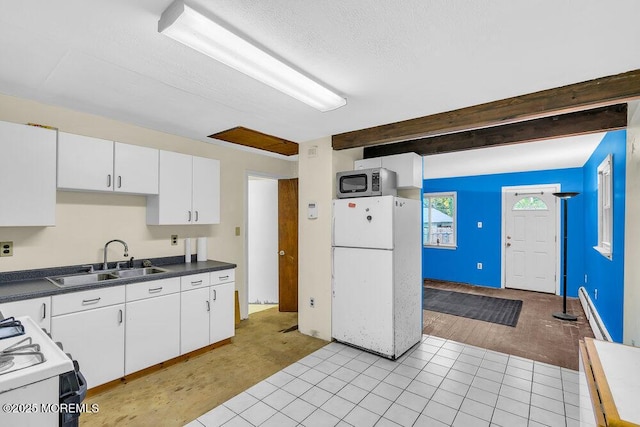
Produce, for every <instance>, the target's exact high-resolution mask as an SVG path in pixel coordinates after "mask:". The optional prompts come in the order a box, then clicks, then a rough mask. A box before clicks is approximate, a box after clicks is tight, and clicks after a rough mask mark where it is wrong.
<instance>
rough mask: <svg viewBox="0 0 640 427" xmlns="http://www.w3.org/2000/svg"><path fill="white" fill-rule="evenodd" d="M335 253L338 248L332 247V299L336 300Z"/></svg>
mask: <svg viewBox="0 0 640 427" xmlns="http://www.w3.org/2000/svg"><path fill="white" fill-rule="evenodd" d="M335 252H336V248H334V247H331V298H332V299H333V298H335V296H336V289H335Z"/></svg>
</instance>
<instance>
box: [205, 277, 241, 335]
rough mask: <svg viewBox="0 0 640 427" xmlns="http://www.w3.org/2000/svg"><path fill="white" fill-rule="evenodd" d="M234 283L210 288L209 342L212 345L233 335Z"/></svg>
mask: <svg viewBox="0 0 640 427" xmlns="http://www.w3.org/2000/svg"><path fill="white" fill-rule="evenodd" d="M235 288H236V286H235V283H225V284H223V285H216V286H211V288H210V289H211V295H210V298H211V316H210V322H211V323H210V326H209V341H210V342H211V343H212V344H213V343H216V342H218V341H222V340H224V339H227V338H230V337H232V336H234V335H235V317H234V314H235V313H234V310H235V298H234V293H235Z"/></svg>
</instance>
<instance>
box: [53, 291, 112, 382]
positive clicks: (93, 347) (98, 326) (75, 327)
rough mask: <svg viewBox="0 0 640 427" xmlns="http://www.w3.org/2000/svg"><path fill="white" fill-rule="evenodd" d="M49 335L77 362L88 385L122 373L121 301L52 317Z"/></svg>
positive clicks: (106, 380) (109, 379)
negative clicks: (107, 305)
mask: <svg viewBox="0 0 640 427" xmlns="http://www.w3.org/2000/svg"><path fill="white" fill-rule="evenodd" d="M51 334H52V336H53V339H54V341H60V342H61V343H62V345H63V347H64V351H65V352H67V353H70V354H71V356H72V357H73V358H74V359H75V360H77V361H78V363H79V364H80V371H81V372H82V373H83V374H84V376H85V378H86V379H87V385H88V387H89V388H93V387H96V386H99V385H101V384H104V383H106V382H109V381H112V380H115V379H117V378H120V377H122V376H123V375H124V304H118V305H112V306H109V307H103V308H97V309H95V310H87V311H82V312H79V313H71V314H65V315H62V316H54V317H53V318H52V319H51Z"/></svg>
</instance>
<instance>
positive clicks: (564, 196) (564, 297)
mask: <svg viewBox="0 0 640 427" xmlns="http://www.w3.org/2000/svg"><path fill="white" fill-rule="evenodd" d="M578 194H580V193H570V192H566V193H553V195H554V196H556V197H557V198H559V199H562V204H563V207H564V220H563V224H562V226H563V228H564V232H563V236H564V237H563V241H562V246H563V247H562V264H563V267H562V313H553V317H555V318H556V319H561V320H572V321H575V320H578V318H577V317H576V316H574V315H573V314H569V313H567V200H569V199H570V198H572V197H575V196H577V195H578Z"/></svg>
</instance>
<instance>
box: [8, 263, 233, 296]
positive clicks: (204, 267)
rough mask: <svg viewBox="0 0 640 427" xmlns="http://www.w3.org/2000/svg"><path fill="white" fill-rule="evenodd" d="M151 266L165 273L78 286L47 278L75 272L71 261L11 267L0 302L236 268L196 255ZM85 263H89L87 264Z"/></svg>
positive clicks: (79, 268)
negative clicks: (188, 259)
mask: <svg viewBox="0 0 640 427" xmlns="http://www.w3.org/2000/svg"><path fill="white" fill-rule="evenodd" d="M150 261H151V263H152V264H153V266H154V267H161V268H163V269H165V270H168V271H167V272H166V273H157V274H151V275H147V276H138V277H131V278H122V279H113V280H105V281H101V282H96V283H89V284H86V285H81V286H69V287H66V288H60V287H58V286H56V285H54V284H53V283H51V282H50V281H49V280H47V279H46V277H48V276H60V275H67V274H75V273H78V272H81V271H86V269H84V270H83V267H82V265H72V266H65V267H53V268H41V269H37V270H24V271H11V272H7V273H0V304H2V303H5V302H10V301H20V300H25V299H30V298H38V297H46V296H50V295H59V294H66V293H70V292H78V291H86V290H89V289H96V288H107V287H111V286H121V285H126V284H128V283H137V282H146V281H150V280H161V279H166V278H169V277H179V276H187V275H190V274H197V273H207V272H210V271H219V270H227V269H230V268H236V264H232V263H228V262H223V261H213V260H208V261H200V262H198V261H195V256H194V257H193V261H192V262H191V263H185V262H184V257H182V256H177V257H165V258H151V259H150ZM112 264H113V267H114V268H115V263H109V267H112ZM87 265H88V264H87ZM93 266H94V268H96V269H98V268H101V266H102V264H101V263H100V264H93ZM141 266H142V261H139V260H138V261H135V263H134V267H141Z"/></svg>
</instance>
